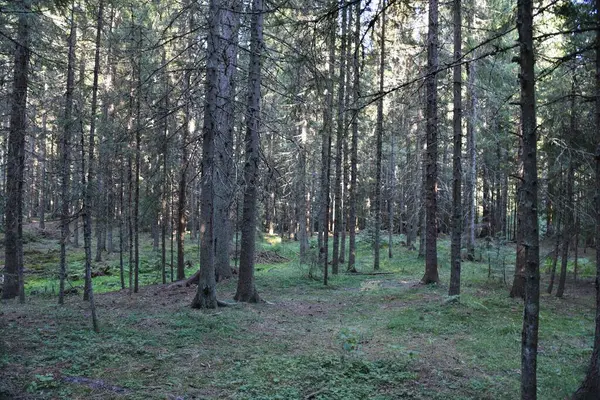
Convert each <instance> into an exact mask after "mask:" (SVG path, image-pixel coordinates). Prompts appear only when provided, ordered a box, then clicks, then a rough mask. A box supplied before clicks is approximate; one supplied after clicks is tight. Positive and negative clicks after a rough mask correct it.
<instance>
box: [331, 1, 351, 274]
mask: <svg viewBox="0 0 600 400" xmlns="http://www.w3.org/2000/svg"><path fill="white" fill-rule="evenodd" d="M340 11H341V13H342V36H341V41H342V43H341V49H340V70H339V71H340V72H339V76H338V98H337V102H338V104H337V106H338V109H337V127H336V128H337V129H336V139H335V140H336V141H335V148H336V152H335V184H334V185H335V186H334V197H335V211H334V219H333V222H334V231H333V254H332V259H331V272H332V273H333V274H334V275H335V274H337V273H338V271H339V264H340V237H341V236H342V232H343V229H344V211H343V210H344V209H343V206H342V204H343V200H342V195H343V191H342V180H343V179H342V158H343V156H342V151H343V142H344V137H345V136H346V135H345V130H346V127H345V125H344V122H345V118H344V116H345V109H344V102H345V101H346V43H347V42H346V31H347V23H346V20H347V15H348V8H347V7H346V5H345V0H344V4H343V5H342V9H341V10H340ZM341 258H342V259H343V258H344V257H343V256H342V257H341Z"/></svg>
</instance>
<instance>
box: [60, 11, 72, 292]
mask: <svg viewBox="0 0 600 400" xmlns="http://www.w3.org/2000/svg"><path fill="white" fill-rule="evenodd" d="M76 42H77V25H76V24H75V1H73V4H72V5H71V28H70V31H69V37H68V39H67V45H68V46H69V50H68V58H67V90H66V93H65V116H64V118H65V120H64V127H63V134H62V137H61V147H60V154H61V158H60V179H61V181H60V194H61V196H60V197H61V201H62V204H61V216H60V217H61V218H60V219H61V220H60V269H59V277H60V283H59V290H58V304H64V295H65V278H66V275H67V240H68V238H69V220H70V213H69V210H70V202H69V186H70V185H69V182H70V180H71V177H70V158H71V155H70V146H71V138H72V136H73V135H72V131H73V91H74V88H75V44H76Z"/></svg>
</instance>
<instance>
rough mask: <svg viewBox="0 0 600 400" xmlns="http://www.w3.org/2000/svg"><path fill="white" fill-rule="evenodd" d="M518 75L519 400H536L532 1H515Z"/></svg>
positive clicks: (537, 288) (536, 246) (537, 294)
mask: <svg viewBox="0 0 600 400" xmlns="http://www.w3.org/2000/svg"><path fill="white" fill-rule="evenodd" d="M517 28H518V31H519V48H520V57H519V60H520V65H521V72H520V75H519V78H520V79H519V80H520V82H521V101H520V103H521V126H522V135H523V182H522V191H523V192H522V196H521V200H522V202H521V204H519V206H520V207H521V208H523V214H522V219H521V220H519V221H518V223H519V225H520V228H519V229H521V230H522V231H523V244H524V246H525V307H524V312H523V334H522V342H521V398H522V399H524V400H525V399H536V398H537V378H536V372H537V344H538V327H539V304H540V268H539V257H540V255H539V235H538V216H537V207H538V195H537V192H538V177H537V154H536V152H537V138H536V119H535V75H534V63H535V61H534V54H533V1H532V0H518V5H517Z"/></svg>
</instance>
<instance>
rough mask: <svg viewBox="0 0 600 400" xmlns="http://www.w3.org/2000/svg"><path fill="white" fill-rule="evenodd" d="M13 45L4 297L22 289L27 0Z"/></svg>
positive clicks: (27, 57)
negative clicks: (14, 45)
mask: <svg viewBox="0 0 600 400" xmlns="http://www.w3.org/2000/svg"><path fill="white" fill-rule="evenodd" d="M20 7H21V8H22V12H21V13H19V22H18V27H17V41H16V47H15V61H14V77H13V91H12V98H11V103H12V104H11V112H10V126H9V136H8V154H7V166H6V204H5V213H6V214H5V215H6V216H5V225H4V226H5V253H4V286H3V289H2V298H3V299H12V298H15V297H17V295H18V296H19V299H20V301H21V302H23V303H24V302H25V292H24V290H23V288H24V283H23V259H22V254H23V178H24V173H25V135H26V131H25V130H26V126H27V89H28V84H29V53H30V51H29V27H30V22H31V21H30V20H29V19H30V15H31V10H30V7H31V3H30V0H22V1H21V2H20Z"/></svg>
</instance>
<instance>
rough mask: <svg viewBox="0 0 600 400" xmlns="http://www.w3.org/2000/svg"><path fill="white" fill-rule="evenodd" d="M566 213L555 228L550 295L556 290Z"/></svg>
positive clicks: (560, 216) (561, 214) (558, 218)
mask: <svg viewBox="0 0 600 400" xmlns="http://www.w3.org/2000/svg"><path fill="white" fill-rule="evenodd" d="M563 216H564V212H561V213H560V214H559V215H558V217H557V218H556V220H557V221H556V226H555V227H554V235H555V236H556V237H555V238H554V239H555V240H554V251H553V252H552V267H551V269H550V281H549V282H548V289H547V292H548V294H551V293H552V289H554V281H555V279H556V264H557V263H558V250H559V249H560V241H561V240H560V239H561V235H563V234H564V232H563V230H561V229H563V228H561V223H562V220H563V219H564V217H563Z"/></svg>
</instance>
